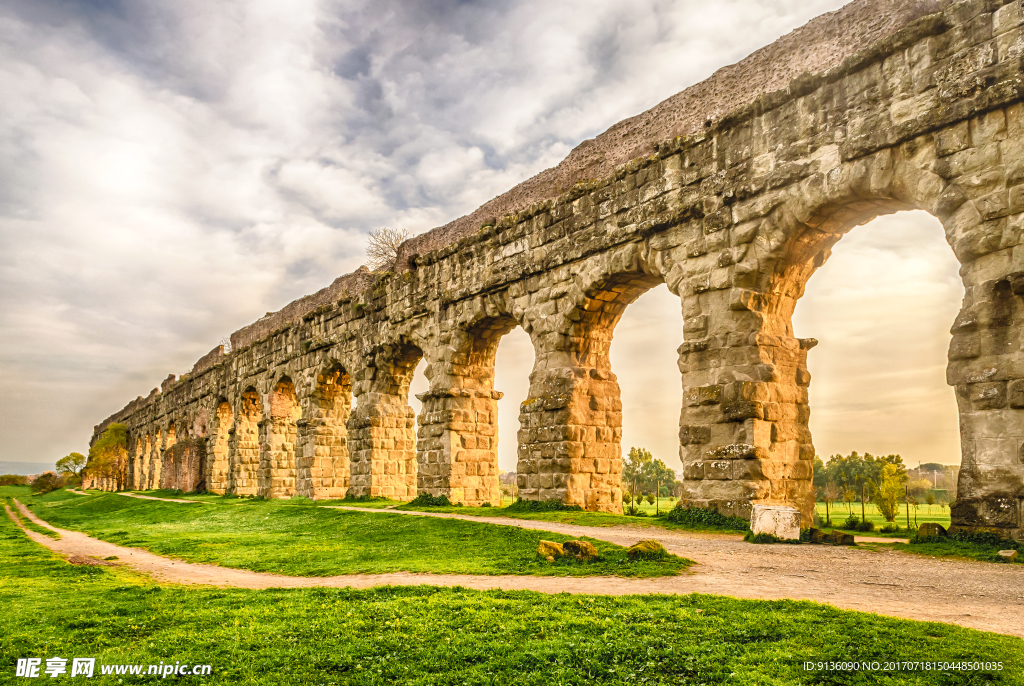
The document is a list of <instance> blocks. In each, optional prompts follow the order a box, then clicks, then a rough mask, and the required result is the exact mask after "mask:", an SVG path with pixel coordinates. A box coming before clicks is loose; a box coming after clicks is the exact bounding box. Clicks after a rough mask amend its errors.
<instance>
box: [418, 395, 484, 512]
mask: <svg viewBox="0 0 1024 686" xmlns="http://www.w3.org/2000/svg"><path fill="white" fill-rule="evenodd" d="M501 396H502V394H501V393H500V392H499V391H492V390H487V389H475V390H471V389H469V388H458V387H454V388H445V389H437V390H431V391H427V392H426V393H422V394H420V395H418V396H417V397H418V398H419V399H420V400H421V401H423V414H421V415H420V422H419V424H420V427H419V436H418V450H417V459H418V464H417V473H416V479H417V485H418V490H419V491H420V492H421V493H429V494H430V495H435V496H437V495H447V496H448V499H449V500H451V501H452V502H453V503H462V504H463V505H481V504H483V503H491V504H493V505H497V504H498V503H499V502H500V500H501V492H500V490H499V484H498V450H497V448H498V400H500V399H501Z"/></svg>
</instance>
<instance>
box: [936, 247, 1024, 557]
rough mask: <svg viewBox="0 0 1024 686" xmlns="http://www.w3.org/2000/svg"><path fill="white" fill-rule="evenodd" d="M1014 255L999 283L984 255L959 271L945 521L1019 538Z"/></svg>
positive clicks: (1022, 393)
mask: <svg viewBox="0 0 1024 686" xmlns="http://www.w3.org/2000/svg"><path fill="white" fill-rule="evenodd" d="M1018 252H1020V255H1019V257H1017V254H1018ZM1013 253H1014V254H1015V258H1017V259H1019V262H1018V264H1019V265H1020V267H1021V271H1020V272H1013V273H1010V274H1008V275H1007V276H1005V277H1004V278H998V275H997V274H993V270H992V269H991V268H992V267H993V266H995V265H993V264H992V263H993V262H995V260H988V259H985V258H982V259H979V260H977V261H976V262H974V263H970V264H968V265H965V267H964V268H963V269H962V270H961V273H962V274H965V281H966V282H967V289H966V290H967V293H966V297H965V298H964V307H963V309H962V310H961V311H960V314H959V316H958V317H957V319H956V322H955V323H954V324H953V329H952V331H953V339H952V341H951V342H950V346H949V367H948V370H947V380H948V381H949V383H950V385H952V386H954V387H955V389H956V400H957V406H958V409H959V411H960V447H961V452H962V462H961V467H960V474H959V478H958V480H957V492H956V501H955V502H954V503H953V505H952V507H951V518H952V524H953V527H954V528H962V529H967V530H973V531H984V530H994V531H997V532H999V533H1001V534H1003V535H1007V536H1014V537H1016V538H1024V351H1022V349H1021V339H1020V333H1019V332H1020V330H1021V329H1022V327H1024V302H1022V298H1024V249H1022V248H1021V247H1017V248H1014V249H1013ZM1015 261H1016V260H1015ZM986 262H987V263H988V264H985V263H986ZM993 276H996V277H997V278H991V277H993ZM986 277H987V278H986Z"/></svg>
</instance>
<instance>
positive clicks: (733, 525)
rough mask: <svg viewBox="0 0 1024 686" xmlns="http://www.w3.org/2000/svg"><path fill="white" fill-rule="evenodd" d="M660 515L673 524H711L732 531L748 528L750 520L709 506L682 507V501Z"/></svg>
mask: <svg viewBox="0 0 1024 686" xmlns="http://www.w3.org/2000/svg"><path fill="white" fill-rule="evenodd" d="M661 516H662V517H663V518H664V519H665V520H666V521H669V522H672V523H673V524H684V525H690V526H713V527H719V528H723V529H730V530H732V531H747V530H748V529H750V522H748V521H747V520H746V519H744V518H743V517H727V516H725V515H723V514H722V513H721V512H719V511H718V510H716V509H714V508H711V507H684V506H683V503H682V501H680V502H678V503H676V506H675V507H673V508H672V509H671V510H669V511H668V512H666V513H665V514H663V515H661Z"/></svg>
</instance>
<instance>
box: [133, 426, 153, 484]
mask: <svg viewBox="0 0 1024 686" xmlns="http://www.w3.org/2000/svg"><path fill="white" fill-rule="evenodd" d="M152 459H153V437H152V435H151V434H149V433H147V434H146V435H145V436H144V437H143V438H142V439H141V440H140V441H139V460H138V465H137V468H136V480H135V488H136V489H138V490H146V489H147V488H149V473H150V468H149V464H150V460H152Z"/></svg>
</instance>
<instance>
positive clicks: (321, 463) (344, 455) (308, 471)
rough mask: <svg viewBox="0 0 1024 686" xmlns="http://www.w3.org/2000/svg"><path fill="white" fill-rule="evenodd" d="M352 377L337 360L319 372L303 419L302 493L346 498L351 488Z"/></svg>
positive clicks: (299, 467)
mask: <svg viewBox="0 0 1024 686" xmlns="http://www.w3.org/2000/svg"><path fill="white" fill-rule="evenodd" d="M351 410H352V381H351V379H350V378H349V375H348V372H346V371H345V369H344V368H343V367H342V366H341V365H340V364H337V363H333V364H330V365H329V366H327V367H326V368H325V369H324V370H323V371H322V372H320V374H318V375H317V379H316V388H315V389H314V391H313V394H312V395H311V396H310V403H309V414H308V416H307V417H306V418H305V419H303V420H300V421H299V444H300V446H301V447H300V457H299V459H298V484H297V486H296V492H297V493H298V495H301V496H305V497H308V498H314V499H323V498H343V497H345V494H346V493H347V492H348V488H349V478H350V476H349V458H348V429H347V427H346V424H347V422H348V418H349V414H350V413H351Z"/></svg>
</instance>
